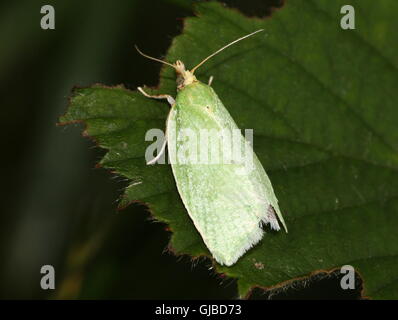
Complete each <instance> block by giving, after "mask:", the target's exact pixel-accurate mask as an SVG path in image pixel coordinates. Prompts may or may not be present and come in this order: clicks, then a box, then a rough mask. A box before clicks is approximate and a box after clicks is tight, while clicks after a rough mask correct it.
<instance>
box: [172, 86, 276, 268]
mask: <svg viewBox="0 0 398 320" xmlns="http://www.w3.org/2000/svg"><path fill="white" fill-rule="evenodd" d="M208 100H209V101H207V100H206V101H199V105H193V104H190V105H187V104H185V105H181V106H178V97H177V107H176V108H173V109H174V110H172V111H171V112H172V113H171V114H170V116H169V119H168V123H167V129H168V148H169V157H170V161H171V165H172V170H173V174H174V177H175V180H176V184H177V188H178V191H179V194H180V196H181V199H182V201H183V203H184V205H185V207H186V209H187V211H188V214H189V216H190V217H191V219H192V221H193V223H194V225H195V227H196V229H197V230H198V231H199V233H200V234H201V236H202V238H203V241H204V242H205V244H206V246H207V247H208V249H209V250H210V252H211V253H212V255H213V257H214V258H215V259H216V260H217V262H219V263H220V264H225V265H227V266H230V265H232V264H234V263H235V262H236V261H237V260H238V259H239V257H241V256H242V255H243V254H244V253H245V252H246V251H247V250H248V249H250V248H251V247H252V246H254V245H255V244H256V243H258V242H259V241H260V240H261V238H262V236H263V233H264V230H263V228H262V224H270V226H271V228H273V229H276V230H279V224H278V221H277V219H276V217H275V213H276V214H277V216H278V217H279V218H280V220H281V222H282V224H283V225H284V221H283V218H282V215H281V214H280V210H279V207H278V202H277V199H276V197H275V195H274V192H273V190H272V185H271V183H270V181H269V179H268V176H267V175H266V173H265V170H264V169H263V167H262V165H261V163H260V161H259V160H258V159H257V157H256V155H255V154H254V152H253V149H252V147H251V146H250V144H249V143H248V142H247V141H246V140H245V138H244V137H243V136H242V135H241V134H240V135H239V141H238V144H239V146H240V148H246V149H245V150H246V152H247V154H246V156H248V157H252V159H253V166H252V167H247V166H246V165H245V164H244V163H243V164H242V163H239V164H197V163H196V164H181V163H179V161H178V157H177V155H178V151H179V149H181V148H185V147H186V146H185V144H186V143H185V142H184V139H181V141H179V140H180V139H179V135H180V134H181V132H182V131H183V130H182V129H185V128H189V129H190V130H193V131H194V132H199V131H200V129H203V128H216V129H222V128H229V129H238V127H237V126H236V124H235V122H234V120H233V119H232V117H231V116H230V115H229V113H228V111H227V110H226V109H225V107H224V106H223V104H222V103H221V101H220V100H219V99H218V97H217V96H216V95H215V93H214V96H211V99H208ZM189 101H190V100H188V102H189ZM205 106H210V107H211V108H210V109H212V110H213V114H211V115H210V116H208V115H207V114H206V113H204V114H201V113H200V112H198V110H205V108H204V107H205ZM198 107H199V108H200V109H196V111H195V108H198ZM204 112H206V111H204ZM218 138H219V137H218ZM173 141H176V144H175V145H174V144H173ZM213 142H214V141H213Z"/></svg>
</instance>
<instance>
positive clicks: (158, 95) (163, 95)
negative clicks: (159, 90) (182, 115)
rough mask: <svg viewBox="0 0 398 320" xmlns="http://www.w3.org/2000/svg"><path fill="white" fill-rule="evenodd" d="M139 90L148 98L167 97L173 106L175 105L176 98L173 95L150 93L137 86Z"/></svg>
mask: <svg viewBox="0 0 398 320" xmlns="http://www.w3.org/2000/svg"><path fill="white" fill-rule="evenodd" d="M137 89H138V91H139V92H141V93H142V94H143V95H144V96H145V97H147V98H152V99H166V100H167V102H168V103H169V104H170V105H171V106H173V105H175V103H176V101H175V100H174V98H173V97H172V96H171V95H168V94H157V95H150V94H148V93H146V92H145V91H144V90H143V89H142V88H141V87H138V88H137Z"/></svg>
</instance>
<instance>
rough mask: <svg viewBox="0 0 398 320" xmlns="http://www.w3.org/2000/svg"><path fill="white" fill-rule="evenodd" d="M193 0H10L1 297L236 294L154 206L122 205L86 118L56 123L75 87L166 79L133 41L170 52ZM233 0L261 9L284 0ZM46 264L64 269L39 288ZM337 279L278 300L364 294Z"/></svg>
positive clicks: (1, 28) (4, 48) (2, 34)
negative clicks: (154, 216) (174, 248)
mask: <svg viewBox="0 0 398 320" xmlns="http://www.w3.org/2000/svg"><path fill="white" fill-rule="evenodd" d="M194 2H196V1H187V0H163V1H139V0H136V1H135V0H113V1H109V0H101V1H94V0H85V1H77V0H68V1H50V0H48V1H37V0H19V1H2V2H1V4H0V40H1V42H0V43H1V44H0V45H1V50H0V83H1V84H0V97H1V120H2V121H1V130H2V135H1V137H2V139H1V142H2V148H1V150H2V153H1V162H2V164H1V165H2V166H1V168H2V173H3V179H2V183H1V198H2V201H1V203H0V206H1V215H0V261H1V264H0V298H2V299H15V298H18V299H32V298H34V299H49V298H50V299H51V298H52V299H53V298H55V299H59V298H66V299H70V298H75V299H118V298H120V299H131V298H132V299H172V298H180V299H190V298H203V299H215V298H236V283H235V281H234V280H231V279H223V278H221V277H219V276H218V275H216V274H214V273H213V272H211V271H209V270H208V268H209V267H210V263H209V261H205V260H204V261H199V262H196V263H195V264H192V262H191V261H190V259H189V258H187V257H177V258H176V257H174V256H172V255H171V254H169V253H166V252H164V249H165V248H166V246H167V243H168V239H169V237H170V234H169V233H168V232H167V231H165V225H163V224H161V223H157V222H154V221H150V220H149V215H148V213H147V212H146V211H145V208H144V207H142V206H139V205H132V206H130V207H129V208H127V209H125V210H123V211H119V212H118V211H117V210H116V206H117V199H118V197H119V195H120V194H121V192H122V189H123V187H124V186H125V185H126V181H123V179H122V178H120V177H117V176H114V175H112V174H111V173H110V172H108V171H106V170H103V169H94V167H95V164H96V162H97V161H98V160H99V159H100V158H101V156H102V155H103V151H101V150H99V149H97V148H95V146H94V144H93V143H92V142H91V141H89V140H88V139H85V138H82V137H81V136H80V132H81V130H80V128H81V127H80V126H76V127H73V126H69V127H66V128H65V127H57V126H56V123H57V118H58V117H59V116H60V115H61V114H63V113H64V112H65V110H66V107H67V100H68V96H69V94H70V91H71V89H72V87H73V86H90V85H91V84H93V83H103V84H106V85H117V84H120V83H122V84H124V85H125V86H126V87H127V88H131V89H134V88H135V87H136V86H138V85H142V84H146V85H148V86H151V85H152V86H153V85H156V84H157V82H158V73H159V70H160V64H156V63H146V62H145V63H143V60H142V57H140V56H139V55H138V54H137V53H136V52H135V51H134V50H133V44H135V43H136V44H139V45H140V47H142V48H145V51H146V52H148V53H151V54H152V55H154V56H158V57H160V56H162V55H164V54H165V53H166V51H167V48H168V46H169V45H170V42H171V39H172V38H173V37H174V36H175V35H177V34H179V33H180V32H181V31H182V25H183V19H184V17H186V16H191V15H193V8H192V5H193V4H194ZM226 2H227V5H228V6H233V7H237V8H238V9H239V10H241V11H243V12H244V13H245V14H248V15H251V16H253V15H257V16H260V17H261V16H266V15H269V13H270V12H271V10H272V8H274V7H280V6H281V2H282V1H281V0H268V1H242V0H240V1H226ZM46 4H50V5H53V6H54V8H55V30H42V29H41V28H40V19H41V17H42V14H41V13H40V8H41V7H42V6H43V5H46ZM46 264H50V265H53V266H54V267H55V270H56V290H48V291H44V290H42V289H41V288H40V278H41V276H42V275H41V274H40V268H41V266H42V265H46ZM338 281H339V280H338V279H337V276H336V277H328V278H327V279H324V280H322V281H314V283H315V284H312V283H310V284H307V286H306V288H305V289H303V288H300V286H298V287H296V289H294V290H291V291H285V292H283V293H280V294H275V295H274V296H273V298H282V299H289V298H290V299H291V298H298V299H306V298H332V297H338V298H355V297H356V296H357V295H358V293H350V294H347V293H346V294H343V293H342V292H341V290H339V289H338ZM253 297H259V298H264V297H268V296H267V295H265V296H264V294H263V293H262V292H257V293H255V294H254V296H253Z"/></svg>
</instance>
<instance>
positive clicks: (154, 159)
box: [146, 138, 167, 165]
mask: <svg viewBox="0 0 398 320" xmlns="http://www.w3.org/2000/svg"><path fill="white" fill-rule="evenodd" d="M166 144H167V139H166V138H165V139H164V141H163V144H162V147H161V148H160V151H159V153H158V154H157V156H156V157H155V158H153V159H152V160H151V161H148V162H147V163H146V164H147V165H151V164H154V163H155V162H156V161H158V160H159V158H160V157H161V156H162V154H163V153H164V150H165V149H166Z"/></svg>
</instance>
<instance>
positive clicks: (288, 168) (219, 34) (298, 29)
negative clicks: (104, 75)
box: [61, 0, 398, 298]
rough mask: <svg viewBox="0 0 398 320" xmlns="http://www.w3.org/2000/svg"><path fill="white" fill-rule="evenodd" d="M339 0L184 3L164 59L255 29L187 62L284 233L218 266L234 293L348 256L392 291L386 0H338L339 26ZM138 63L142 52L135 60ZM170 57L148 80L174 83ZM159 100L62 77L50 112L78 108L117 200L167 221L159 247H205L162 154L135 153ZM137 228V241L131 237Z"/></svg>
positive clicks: (160, 116) (392, 71)
mask: <svg viewBox="0 0 398 320" xmlns="http://www.w3.org/2000/svg"><path fill="white" fill-rule="evenodd" d="M344 4H347V3H346V1H340V0H336V1H333V2H332V1H328V0H318V1H309V0H296V1H288V2H287V4H286V5H285V7H284V8H282V9H281V10H279V11H277V12H275V13H274V14H273V16H272V17H271V18H267V19H257V18H247V17H245V16H243V15H241V14H240V13H238V12H237V11H236V10H231V9H226V8H224V7H222V6H221V5H220V4H218V3H201V4H199V5H197V13H198V17H191V18H187V19H186V21H185V28H184V31H183V34H182V35H180V36H178V37H176V38H175V39H174V41H173V43H172V46H171V48H170V49H169V52H168V54H167V57H166V60H167V61H171V62H174V61H175V60H177V59H181V60H182V61H184V63H185V64H186V65H187V66H188V67H193V66H194V65H196V64H197V63H198V62H199V61H201V60H202V59H203V58H204V57H206V56H207V55H209V54H210V53H212V52H214V51H215V50H216V49H218V48H219V47H221V46H222V45H224V44H226V43H228V42H229V41H231V40H234V39H236V38H238V37H240V36H242V35H245V34H247V33H250V32H252V31H254V30H257V29H260V28H264V29H265V31H264V32H262V33H260V34H258V35H256V36H254V37H253V38H250V39H248V40H245V41H242V42H240V43H239V44H237V45H235V46H233V47H231V48H228V50H226V51H224V52H223V53H222V54H220V55H218V56H216V57H214V58H213V59H212V60H210V61H209V62H208V63H207V64H205V65H204V66H203V67H202V68H201V69H199V70H198V73H197V76H198V78H199V79H200V80H202V81H203V82H206V81H207V79H208V77H209V76H210V75H213V76H214V82H213V87H214V89H215V91H216V92H217V94H218V95H219V97H220V98H221V100H222V101H223V102H224V105H226V106H227V108H228V109H229V111H230V113H231V114H232V116H233V117H234V119H235V120H236V122H237V124H238V125H239V126H240V127H241V128H253V129H254V134H255V137H254V148H255V151H256V152H257V154H258V156H259V158H260V160H261V161H262V163H263V165H264V167H265V169H266V171H267V172H268V173H269V176H270V179H271V181H272V183H273V185H274V189H275V193H276V195H277V197H278V199H279V204H280V207H281V210H282V212H283V214H284V217H285V220H286V223H287V225H288V228H289V233H288V234H285V233H283V232H279V233H273V232H271V233H267V234H265V236H264V238H263V240H262V241H261V242H260V244H259V245H257V246H255V248H253V249H251V250H249V251H248V252H247V253H246V254H245V255H244V256H243V257H242V258H241V259H240V260H239V261H238V263H236V264H235V265H233V266H232V267H229V268H228V267H221V266H216V267H217V270H218V271H219V272H223V273H225V274H227V275H229V276H231V277H236V278H238V288H239V294H240V296H245V295H247V294H248V292H249V290H250V288H252V287H253V286H259V287H267V288H269V287H277V286H282V283H283V284H284V285H286V283H289V281H292V280H293V279H298V278H302V277H306V276H309V275H310V274H312V273H314V272H317V271H320V270H329V271H331V270H334V269H336V268H340V267H341V266H343V265H346V264H348V265H352V266H353V267H354V268H355V270H356V271H358V272H359V274H360V275H361V276H362V278H363V280H364V292H363V294H364V295H365V296H371V297H373V298H398V282H397V279H398V268H396V265H397V263H398V233H397V225H398V215H397V211H398V198H397V196H398V130H396V127H397V123H398V109H397V95H396V88H397V87H398V72H397V67H398V54H397V43H398V39H397V37H398V36H397V33H396V32H395V31H396V30H398V22H397V19H395V17H394V15H393V12H397V11H398V2H397V1H395V0H385V1H383V2H375V1H371V0H360V1H353V0H352V1H350V4H352V5H353V6H354V7H355V9H356V29H355V30H342V29H341V28H340V18H341V17H342V15H341V14H340V8H341V6H342V5H344ZM143 63H152V62H150V61H143ZM175 87H176V85H175V75H174V71H173V70H172V69H171V68H168V67H167V66H165V67H163V69H162V71H161V81H160V86H159V88H158V89H156V90H154V92H157V93H169V94H172V95H175V94H176V91H175ZM167 112H168V106H167V104H166V103H164V102H159V101H154V100H151V99H147V98H145V97H143V96H142V95H141V94H139V93H137V92H131V91H128V90H126V89H123V88H121V87H116V88H108V87H103V86H100V85H96V86H93V87H92V88H85V89H75V90H74V93H73V97H72V99H71V105H70V108H69V110H68V112H67V114H66V115H65V116H64V117H63V118H62V119H61V121H62V122H71V121H72V122H73V121H84V122H85V123H86V124H87V128H86V133H87V134H88V135H89V136H91V137H93V138H95V140H96V141H97V142H98V144H99V146H101V147H102V148H106V149H108V150H109V152H108V153H107V154H106V155H105V157H104V158H103V159H102V160H101V165H103V166H104V167H106V168H112V169H113V170H115V171H116V172H118V173H119V174H120V175H122V176H125V177H127V178H128V179H130V180H131V184H130V186H129V187H128V188H127V189H126V192H125V194H124V196H123V199H122V201H121V205H122V206H125V205H127V204H129V203H131V202H134V201H140V202H143V203H146V204H147V206H148V207H149V209H150V210H151V212H152V213H153V215H154V216H155V218H156V219H158V220H160V221H163V222H166V223H168V224H169V226H170V228H171V230H172V231H173V235H172V238H171V245H170V247H171V249H172V250H173V251H174V252H175V253H178V254H190V255H192V256H194V257H196V256H199V255H206V256H210V254H209V252H208V251H207V249H206V247H205V245H204V244H203V242H202V240H201V238H200V235H199V234H198V232H197V231H196V229H195V227H194V225H193V224H192V222H191V220H190V218H189V216H188V214H187V212H186V210H185V208H184V206H183V204H182V202H181V200H180V198H179V195H178V192H177V190H176V186H175V182H174V180H173V176H172V174H171V169H170V167H169V166H167V165H155V166H146V165H145V159H144V152H145V149H146V147H147V146H148V145H149V144H150V143H151V142H145V141H144V137H145V133H146V131H147V130H148V129H150V128H160V129H164V123H165V119H166V115H167ZM142 241H145V239H143V240H142Z"/></svg>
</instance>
